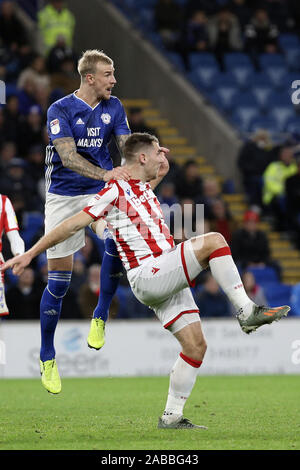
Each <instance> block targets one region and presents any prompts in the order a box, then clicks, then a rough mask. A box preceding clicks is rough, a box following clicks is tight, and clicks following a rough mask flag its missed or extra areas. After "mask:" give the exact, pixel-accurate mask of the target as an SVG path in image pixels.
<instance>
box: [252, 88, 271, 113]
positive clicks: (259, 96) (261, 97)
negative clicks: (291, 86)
mask: <svg viewBox="0 0 300 470" xmlns="http://www.w3.org/2000/svg"><path fill="white" fill-rule="evenodd" d="M251 91H252V93H253V95H254V96H255V99H256V102H257V104H258V106H259V108H260V110H261V111H266V110H267V109H268V108H269V107H270V105H271V102H270V96H271V95H272V88H270V86H268V85H256V86H253V87H252V88H251Z"/></svg>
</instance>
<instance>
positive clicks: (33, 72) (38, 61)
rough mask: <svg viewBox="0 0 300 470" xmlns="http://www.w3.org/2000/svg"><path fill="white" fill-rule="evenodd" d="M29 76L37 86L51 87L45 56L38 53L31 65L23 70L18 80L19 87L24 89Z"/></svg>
mask: <svg viewBox="0 0 300 470" xmlns="http://www.w3.org/2000/svg"><path fill="white" fill-rule="evenodd" d="M28 78H29V79H30V80H31V82H32V83H34V86H35V87H36V88H39V87H49V85H50V78H49V74H48V72H47V69H46V61H45V58H44V57H43V56H42V55H39V54H36V55H35V56H34V57H33V59H32V61H31V62H30V64H29V66H28V67H26V68H25V69H24V70H23V71H22V73H21V74H20V76H19V79H18V81H17V86H18V88H20V89H22V88H23V87H24V83H25V82H26V80H27V79H28Z"/></svg>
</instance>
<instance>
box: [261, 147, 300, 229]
mask: <svg viewBox="0 0 300 470" xmlns="http://www.w3.org/2000/svg"><path fill="white" fill-rule="evenodd" d="M297 171H298V169H297V165H296V163H295V161H294V149H293V147H288V146H283V147H282V148H281V149H280V153H279V161H276V162H272V163H270V164H269V165H268V166H267V168H266V170H265V172H264V174H263V179H264V183H263V204H264V210H265V213H266V215H268V216H271V217H272V218H274V228H275V229H276V230H279V231H282V230H286V228H287V220H286V208H285V181H286V179H287V178H288V177H289V176H292V175H294V174H296V173H297Z"/></svg>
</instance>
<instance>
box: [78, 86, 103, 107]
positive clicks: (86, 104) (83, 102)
mask: <svg viewBox="0 0 300 470" xmlns="http://www.w3.org/2000/svg"><path fill="white" fill-rule="evenodd" d="M77 91H79V90H75V91H74V92H73V95H74V96H75V98H77V99H78V100H80V101H82V102H83V103H84V104H86V105H87V106H88V107H89V108H91V109H92V110H93V111H94V109H96V108H97V106H98V105H99V104H100V103H101V101H102V100H100V101H99V103H97V104H96V106H94V107H93V108H92V106H90V105H89V104H88V103H87V102H86V101H84V100H83V99H82V98H79V96H77V95H76V93H77Z"/></svg>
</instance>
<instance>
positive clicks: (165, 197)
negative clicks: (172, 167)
mask: <svg viewBox="0 0 300 470" xmlns="http://www.w3.org/2000/svg"><path fill="white" fill-rule="evenodd" d="M158 200H159V202H160V204H161V208H162V211H163V214H164V218H165V221H166V223H167V225H168V227H169V229H170V232H171V233H172V234H173V233H174V223H176V220H177V218H178V219H179V217H180V215H181V209H180V205H179V199H178V197H177V195H176V193H175V185H174V183H172V182H171V181H170V182H165V181H163V183H161V184H160V187H159V194H158Z"/></svg>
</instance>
